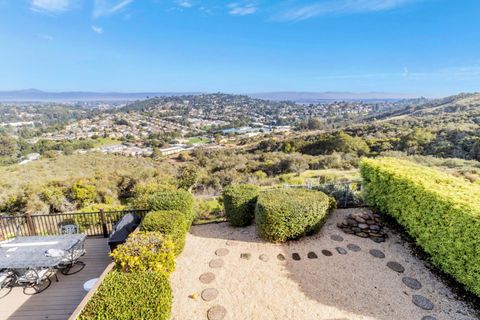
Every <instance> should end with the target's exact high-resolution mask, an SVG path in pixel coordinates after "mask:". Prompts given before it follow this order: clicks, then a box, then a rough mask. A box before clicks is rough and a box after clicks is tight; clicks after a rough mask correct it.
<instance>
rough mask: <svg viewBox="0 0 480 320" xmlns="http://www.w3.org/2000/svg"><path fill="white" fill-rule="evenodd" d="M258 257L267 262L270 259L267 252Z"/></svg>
mask: <svg viewBox="0 0 480 320" xmlns="http://www.w3.org/2000/svg"><path fill="white" fill-rule="evenodd" d="M258 259H260V260H261V261H263V262H267V261H268V260H269V259H268V256H267V255H266V254H261V255H260V256H259V257H258Z"/></svg>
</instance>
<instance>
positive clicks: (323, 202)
mask: <svg viewBox="0 0 480 320" xmlns="http://www.w3.org/2000/svg"><path fill="white" fill-rule="evenodd" d="M329 204H330V201H329V197H328V196H327V195H326V194H324V193H323V192H320V191H312V190H306V189H277V190H271V191H266V192H261V193H260V195H259V196H258V200H257V206H256V208H255V222H256V224H257V230H258V233H259V235H260V236H261V237H262V238H263V239H265V240H268V241H272V242H285V241H287V240H290V239H297V238H300V237H302V236H304V235H309V234H312V233H314V232H316V231H318V230H319V229H320V228H321V227H322V225H323V223H324V222H325V220H326V218H327V215H328V208H329Z"/></svg>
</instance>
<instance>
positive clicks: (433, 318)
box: [422, 316, 437, 320]
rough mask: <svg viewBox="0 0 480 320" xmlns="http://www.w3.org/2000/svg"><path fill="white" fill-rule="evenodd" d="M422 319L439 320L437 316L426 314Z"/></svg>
mask: <svg viewBox="0 0 480 320" xmlns="http://www.w3.org/2000/svg"><path fill="white" fill-rule="evenodd" d="M422 320H437V318H435V317H433V316H425V317H422Z"/></svg>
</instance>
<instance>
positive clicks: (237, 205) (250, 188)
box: [223, 184, 259, 227]
mask: <svg viewBox="0 0 480 320" xmlns="http://www.w3.org/2000/svg"><path fill="white" fill-rule="evenodd" d="M258 193H259V188H258V187H257V186H254V185H249V184H242V185H230V186H227V187H226V188H225V190H224V191H223V203H224V207H225V215H226V216H227V220H228V221H229V222H230V224H231V225H232V226H235V227H244V226H248V225H249V224H251V223H252V220H253V218H254V217H255V205H256V203H257V197H258Z"/></svg>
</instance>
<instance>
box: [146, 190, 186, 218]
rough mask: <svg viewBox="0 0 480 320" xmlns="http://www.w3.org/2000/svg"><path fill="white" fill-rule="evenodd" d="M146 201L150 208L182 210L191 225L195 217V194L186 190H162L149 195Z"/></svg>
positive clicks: (156, 209)
mask: <svg viewBox="0 0 480 320" xmlns="http://www.w3.org/2000/svg"><path fill="white" fill-rule="evenodd" d="M146 203H147V209H149V210H155V211H160V210H161V211H171V210H176V211H180V212H181V213H183V214H185V216H186V217H187V219H188V221H189V225H191V224H192V222H193V220H194V219H195V214H194V212H193V196H192V194H191V193H190V192H188V191H185V190H161V191H158V192H155V193H153V194H151V195H149V196H148V199H147V200H146Z"/></svg>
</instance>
